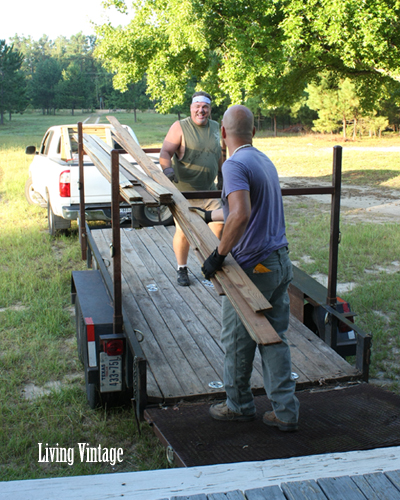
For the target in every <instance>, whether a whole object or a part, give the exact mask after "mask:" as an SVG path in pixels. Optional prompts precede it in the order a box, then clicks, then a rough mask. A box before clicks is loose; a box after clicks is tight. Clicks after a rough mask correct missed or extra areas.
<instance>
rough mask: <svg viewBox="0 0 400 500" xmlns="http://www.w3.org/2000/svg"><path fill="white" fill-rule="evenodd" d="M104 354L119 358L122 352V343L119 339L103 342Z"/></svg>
mask: <svg viewBox="0 0 400 500" xmlns="http://www.w3.org/2000/svg"><path fill="white" fill-rule="evenodd" d="M104 352H105V353H107V354H108V356H120V355H121V354H123V352H124V341H123V340H121V339H117V340H107V341H106V342H104Z"/></svg>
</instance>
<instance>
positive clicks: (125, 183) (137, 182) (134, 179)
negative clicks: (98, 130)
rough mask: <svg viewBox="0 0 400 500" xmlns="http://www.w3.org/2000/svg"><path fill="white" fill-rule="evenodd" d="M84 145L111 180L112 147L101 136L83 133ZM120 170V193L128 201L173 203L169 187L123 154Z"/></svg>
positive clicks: (159, 203)
mask: <svg viewBox="0 0 400 500" xmlns="http://www.w3.org/2000/svg"><path fill="white" fill-rule="evenodd" d="M83 145H84V149H85V152H86V154H87V155H88V156H89V158H90V159H91V160H92V162H93V163H94V164H95V165H96V167H97V168H98V169H99V171H100V173H101V174H102V175H103V176H104V177H105V178H106V179H107V180H108V181H109V182H111V151H112V148H111V147H110V146H109V145H108V144H107V143H105V142H104V141H102V140H101V139H100V138H99V137H97V136H95V135H89V134H83ZM119 170H120V172H119V185H120V194H121V197H122V198H123V199H124V200H125V201H126V202H127V203H129V204H131V205H133V204H145V205H148V206H160V205H168V204H170V203H172V193H171V192H170V191H168V189H167V188H165V187H163V186H161V185H160V184H158V183H157V182H155V181H154V180H153V179H151V178H150V177H149V176H147V175H146V174H144V173H143V172H142V171H141V170H140V169H139V168H137V167H136V166H135V165H132V164H131V163H130V162H129V161H128V160H127V159H126V158H124V157H123V156H121V155H120V157H119Z"/></svg>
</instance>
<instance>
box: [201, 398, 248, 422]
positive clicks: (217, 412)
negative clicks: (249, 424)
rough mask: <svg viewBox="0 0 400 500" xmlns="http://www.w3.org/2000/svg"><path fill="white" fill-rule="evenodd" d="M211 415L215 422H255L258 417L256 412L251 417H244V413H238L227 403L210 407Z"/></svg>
mask: <svg viewBox="0 0 400 500" xmlns="http://www.w3.org/2000/svg"><path fill="white" fill-rule="evenodd" d="M209 411H210V415H211V416H212V418H214V419H215V420H231V421H232V420H238V421H242V422H243V421H246V420H254V419H255V417H256V414H255V412H254V413H253V414H251V415H243V413H236V412H234V411H232V410H231V409H230V408H228V405H227V404H226V401H224V402H223V403H216V404H214V405H211V406H210V410H209Z"/></svg>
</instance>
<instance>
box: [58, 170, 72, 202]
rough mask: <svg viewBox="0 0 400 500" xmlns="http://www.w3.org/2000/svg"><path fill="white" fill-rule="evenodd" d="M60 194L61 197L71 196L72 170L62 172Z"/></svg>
mask: <svg viewBox="0 0 400 500" xmlns="http://www.w3.org/2000/svg"><path fill="white" fill-rule="evenodd" d="M60 196H61V198H70V196H71V172H70V170H64V172H61V174H60Z"/></svg>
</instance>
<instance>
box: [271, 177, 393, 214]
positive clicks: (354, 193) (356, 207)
mask: <svg viewBox="0 0 400 500" xmlns="http://www.w3.org/2000/svg"><path fill="white" fill-rule="evenodd" d="M279 180H280V183H281V187H282V188H301V187H315V186H322V187H329V186H331V184H330V183H329V182H319V183H318V184H316V182H315V179H313V178H309V177H285V176H283V177H280V179H279ZM288 198H289V199H290V198H291V197H288ZM302 198H305V199H309V200H314V201H317V202H319V203H322V204H324V205H328V206H329V207H330V204H331V196H330V195H302ZM340 205H341V216H342V217H344V218H348V219H350V220H351V219H352V218H356V219H357V220H358V221H360V220H363V221H367V222H378V223H383V222H395V221H396V219H397V218H398V217H400V191H398V190H396V189H382V190H379V189H377V188H376V187H366V186H353V185H351V186H346V185H342V193H341V200H340Z"/></svg>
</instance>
